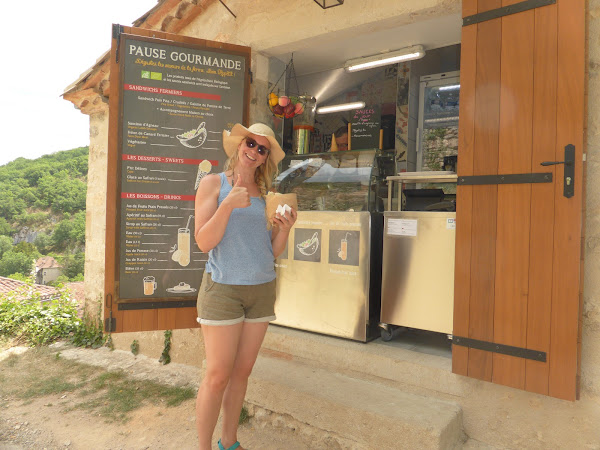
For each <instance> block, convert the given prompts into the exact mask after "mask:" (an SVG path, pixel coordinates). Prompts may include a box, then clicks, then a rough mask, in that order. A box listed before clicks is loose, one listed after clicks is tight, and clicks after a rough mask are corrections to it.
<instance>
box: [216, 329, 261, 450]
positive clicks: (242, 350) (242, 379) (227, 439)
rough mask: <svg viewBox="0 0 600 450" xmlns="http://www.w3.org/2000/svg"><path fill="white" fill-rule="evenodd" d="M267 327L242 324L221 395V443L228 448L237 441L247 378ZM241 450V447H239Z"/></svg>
mask: <svg viewBox="0 0 600 450" xmlns="http://www.w3.org/2000/svg"><path fill="white" fill-rule="evenodd" d="M268 326H269V323H268V322H260V323H248V322H244V326H243V329H242V333H241V336H240V342H239V346H238V351H237V356H236V358H235V363H234V366H233V370H232V372H231V376H230V377H229V384H228V385H227V389H226V390H225V394H224V395H223V431H222V434H221V443H222V444H223V447H225V448H228V447H230V446H232V445H233V444H235V442H236V441H237V440H238V439H237V429H238V421H239V417H240V411H241V410H242V405H243V403H244V397H245V396H246V388H247V386H248V377H249V376H250V373H251V372H252V368H253V367H254V363H255V362H256V357H257V356H258V351H259V350H260V346H261V345H262V342H263V339H264V337H265V334H266V332H267V328H268ZM240 448H241V447H240Z"/></svg>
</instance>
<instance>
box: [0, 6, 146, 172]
mask: <svg viewBox="0 0 600 450" xmlns="http://www.w3.org/2000/svg"><path fill="white" fill-rule="evenodd" d="M156 3H157V0H102V1H101V2H90V1H82V0H32V1H28V2H19V1H9V2H6V3H5V5H4V6H3V7H2V17H3V20H2V25H1V26H0V51H1V56H0V58H1V59H0V61H1V63H0V86H1V87H2V91H1V94H0V165H4V164H6V163H8V162H10V161H13V160H14V159H16V158H19V157H25V158H28V159H35V158H38V157H40V156H42V155H45V154H49V153H54V152H56V151H60V150H70V149H72V148H76V147H83V146H86V145H89V142H90V139H89V120H88V119H89V117H88V116H86V115H85V114H82V113H81V112H80V111H79V110H78V109H75V107H74V106H73V104H72V103H71V102H69V101H67V100H64V99H63V98H62V97H61V94H62V93H63V92H64V89H65V88H66V87H67V86H69V85H70V84H71V83H72V82H74V81H75V80H77V79H78V78H79V76H80V75H81V74H82V73H83V72H85V71H86V70H87V69H88V68H90V67H91V66H92V65H94V63H95V62H96V59H97V58H99V57H100V56H101V55H102V54H103V53H104V52H105V51H107V50H109V49H110V43H111V34H112V24H113V23H118V24H121V25H125V26H129V25H131V24H132V22H133V21H134V20H136V19H138V18H139V17H141V16H143V15H144V14H145V13H146V12H147V11H148V10H150V9H151V8H153V7H154V6H155V5H156Z"/></svg>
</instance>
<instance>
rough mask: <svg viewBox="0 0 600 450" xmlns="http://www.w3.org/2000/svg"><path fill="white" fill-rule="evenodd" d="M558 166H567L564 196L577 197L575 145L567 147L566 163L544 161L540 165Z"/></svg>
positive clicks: (565, 168) (565, 169)
mask: <svg viewBox="0 0 600 450" xmlns="http://www.w3.org/2000/svg"><path fill="white" fill-rule="evenodd" d="M556 164H564V165H565V167H564V176H563V178H564V184H563V186H564V187H563V195H564V196H565V197H567V198H571V197H573V195H575V146H574V145H573V144H569V145H567V146H566V147H565V159H564V161H544V162H541V163H540V165H542V166H554V165H556Z"/></svg>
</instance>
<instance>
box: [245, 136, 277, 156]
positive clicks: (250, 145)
mask: <svg viewBox="0 0 600 450" xmlns="http://www.w3.org/2000/svg"><path fill="white" fill-rule="evenodd" d="M245 141H246V147H248V148H256V151H257V152H258V154H259V155H260V156H265V155H268V154H269V153H271V150H269V149H268V148H267V147H265V146H264V145H259V144H258V142H256V141H255V140H254V139H252V138H248V137H247V138H246V139H245Z"/></svg>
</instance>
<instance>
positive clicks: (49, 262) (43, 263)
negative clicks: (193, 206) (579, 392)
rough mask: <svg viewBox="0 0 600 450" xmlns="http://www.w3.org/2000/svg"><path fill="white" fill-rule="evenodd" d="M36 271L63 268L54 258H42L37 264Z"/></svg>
mask: <svg viewBox="0 0 600 450" xmlns="http://www.w3.org/2000/svg"><path fill="white" fill-rule="evenodd" d="M35 267H36V269H51V268H55V267H62V266H61V265H60V264H58V261H56V260H55V259H54V258H53V257H52V256H42V257H41V258H39V259H38V260H37V261H36V262H35Z"/></svg>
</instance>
